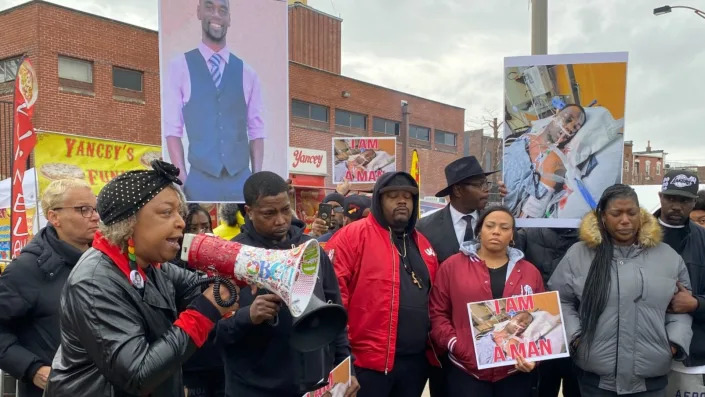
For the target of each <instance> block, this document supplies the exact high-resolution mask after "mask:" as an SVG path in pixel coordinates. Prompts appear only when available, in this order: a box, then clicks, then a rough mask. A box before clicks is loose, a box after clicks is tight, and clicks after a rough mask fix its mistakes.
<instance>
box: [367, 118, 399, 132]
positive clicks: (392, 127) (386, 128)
mask: <svg viewBox="0 0 705 397" xmlns="http://www.w3.org/2000/svg"><path fill="white" fill-rule="evenodd" d="M372 129H373V130H374V131H375V132H381V133H383V134H387V135H397V136H399V122H398V121H392V120H387V119H382V118H379V117H375V118H373V119H372Z"/></svg>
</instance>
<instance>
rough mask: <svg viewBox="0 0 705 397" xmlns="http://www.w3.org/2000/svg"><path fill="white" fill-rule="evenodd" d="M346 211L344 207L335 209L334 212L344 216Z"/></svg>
mask: <svg viewBox="0 0 705 397" xmlns="http://www.w3.org/2000/svg"><path fill="white" fill-rule="evenodd" d="M344 210H345V209H344V208H343V207H333V212H335V213H338V214H342V213H343V211H344Z"/></svg>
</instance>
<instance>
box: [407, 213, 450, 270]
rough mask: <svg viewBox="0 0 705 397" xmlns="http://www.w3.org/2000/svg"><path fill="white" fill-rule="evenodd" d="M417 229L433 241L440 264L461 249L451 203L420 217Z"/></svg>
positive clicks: (432, 245)
mask: <svg viewBox="0 0 705 397" xmlns="http://www.w3.org/2000/svg"><path fill="white" fill-rule="evenodd" d="M416 229H418V231H420V232H421V234H423V235H424V237H426V238H427V239H428V241H430V242H431V247H433V250H434V251H436V255H437V256H438V263H439V264H440V263H443V262H444V261H445V260H446V259H448V258H449V257H451V256H453V255H455V254H457V253H458V252H459V251H460V246H459V245H458V238H457V236H456V235H455V228H454V227H453V218H452V217H451V215H450V204H448V205H446V207H445V208H443V209H442V210H440V211H436V212H434V213H433V214H431V215H429V216H426V217H423V218H421V219H419V222H418V223H417V224H416Z"/></svg>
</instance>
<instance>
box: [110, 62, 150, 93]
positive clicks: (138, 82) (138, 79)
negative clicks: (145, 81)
mask: <svg viewBox="0 0 705 397" xmlns="http://www.w3.org/2000/svg"><path fill="white" fill-rule="evenodd" d="M142 77H143V73H142V72H140V71H138V70H130V69H123V68H119V67H117V66H113V87H115V88H120V89H123V90H131V91H140V92H141V91H142Z"/></svg>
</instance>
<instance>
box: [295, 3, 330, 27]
mask: <svg viewBox="0 0 705 397" xmlns="http://www.w3.org/2000/svg"><path fill="white" fill-rule="evenodd" d="M298 7H301V8H306V9H308V10H310V11H313V12H315V13H316V14H320V15H323V16H326V17H328V18H333V19H335V20H336V21H339V22H343V18H338V17H336V16H334V15H331V14H328V13H326V12H323V11H321V10H317V9H315V8H313V7H311V6H309V5H308V4H304V3H301V2H298V1H297V2H294V3H292V4H289V8H298Z"/></svg>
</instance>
